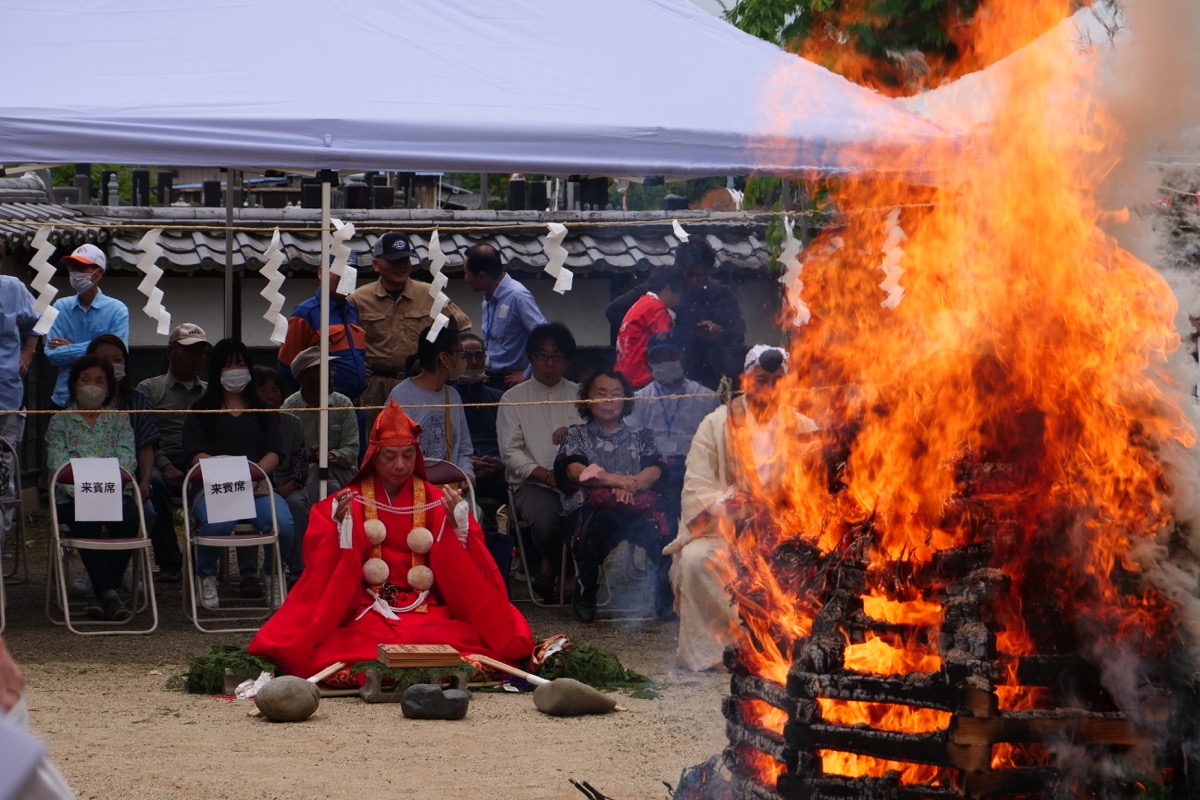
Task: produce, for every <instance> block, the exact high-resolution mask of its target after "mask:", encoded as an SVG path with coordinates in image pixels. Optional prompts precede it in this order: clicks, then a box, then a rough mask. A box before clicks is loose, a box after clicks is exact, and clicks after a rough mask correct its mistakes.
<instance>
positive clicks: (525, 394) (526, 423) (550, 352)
mask: <svg viewBox="0 0 1200 800" xmlns="http://www.w3.org/2000/svg"><path fill="white" fill-rule="evenodd" d="M525 349H526V351H527V354H528V356H529V363H530V364H531V365H532V366H533V380H528V381H525V382H524V383H519V384H517V385H516V386H514V387H513V388H511V389H509V390H508V391H507V392H505V393H504V397H503V398H501V400H502V402H504V403H505V404H506V405H502V406H500V413H499V415H498V416H497V418H496V433H497V435H498V437H499V439H500V453H501V457H502V458H503V460H504V472H505V477H506V478H507V479H508V484H509V486H511V487H513V505H515V506H516V508H515V509H514V510H515V511H516V514H517V517H518V518H519V519H520V520H521V522H522V523H524V524H525V525H527V526H528V528H529V530H530V532H531V534H532V539H533V541H532V542H529V541H525V540H522V546H523V547H524V548H525V550H526V553H527V556H526V557H527V559H528V560H529V563H530V565H531V570H530V571H532V570H533V568H535V567H534V565H538V564H540V567H539V568H538V574H537V575H531V576H530V580H531V583H532V584H533V587H534V590H535V591H536V592H538V594H540V595H541V596H542V597H543V598H544V599H546V601H547V602H549V601H550V600H551V598H556V597H557V596H558V592H557V591H556V587H555V584H556V582H557V581H559V580H560V579H561V580H562V581H564V582H566V581H569V576H567V575H562V576H560V575H559V574H558V571H559V564H560V563H561V561H560V560H561V558H562V547H563V535H562V522H561V511H562V498H561V497H560V496H559V494H558V483H557V479H556V478H555V475H554V457H555V455H557V453H558V445H559V443H560V442H562V438H563V436H564V435H566V432H567V427H568V426H570V425H575V424H577V423H579V422H580V421H582V418H581V417H580V416H579V412H578V411H577V410H576V409H575V404H574V403H573V402H570V401H573V400H576V399H578V396H579V384H577V383H575V382H574V381H569V380H567V379H566V378H564V377H563V375H564V374H565V373H566V371H567V364H569V363H570V361H571V359H572V358H574V357H575V337H574V336H572V335H571V331H570V329H569V328H568V327H567V326H566V325H564V324H562V323H561V322H548V323H546V324H545V325H539V326H537V327H536V328H534V329H533V330H532V331H530V332H529V338H528V339H527V340H526V341H525ZM562 589H563V594H564V595H565V594H567V593H568V587H567V586H563V587H562Z"/></svg>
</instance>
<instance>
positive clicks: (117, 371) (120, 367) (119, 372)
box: [112, 362, 125, 381]
mask: <svg viewBox="0 0 1200 800" xmlns="http://www.w3.org/2000/svg"><path fill="white" fill-rule="evenodd" d="M112 368H113V375H115V376H116V378H117V380H119V381H123V380H125V365H124V364H117V363H116V362H113V365H112Z"/></svg>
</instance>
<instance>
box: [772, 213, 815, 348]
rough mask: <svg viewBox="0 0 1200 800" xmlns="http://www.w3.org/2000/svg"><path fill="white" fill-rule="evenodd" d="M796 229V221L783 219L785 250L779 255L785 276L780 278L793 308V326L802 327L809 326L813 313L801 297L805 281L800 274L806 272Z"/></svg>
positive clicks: (789, 218) (801, 245)
mask: <svg viewBox="0 0 1200 800" xmlns="http://www.w3.org/2000/svg"><path fill="white" fill-rule="evenodd" d="M795 227H796V221H795V220H794V219H792V218H791V217H784V218H783V250H782V251H781V252H780V253H779V263H780V264H782V265H783V274H782V275H780V276H779V282H780V283H782V284H783V291H784V294H785V295H786V297H787V302H788V305H790V306H791V307H792V312H793V316H792V324H793V325H795V326H796V327H800V326H801V325H806V324H808V322H809V320H811V319H812V312H811V311H809V309H808V306H807V305H806V304H805V302H804V300H803V298H802V297H801V296H800V295H801V293H802V292H803V291H804V281H802V280H801V279H800V273H801V272H802V271H803V270H804V262H803V261H801V260H800V250H801V249H802V248H803V247H804V245H803V244H801V243H800V240H799V239H797V238H796V236H795V233H794V230H795Z"/></svg>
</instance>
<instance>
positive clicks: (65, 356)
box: [46, 244, 129, 408]
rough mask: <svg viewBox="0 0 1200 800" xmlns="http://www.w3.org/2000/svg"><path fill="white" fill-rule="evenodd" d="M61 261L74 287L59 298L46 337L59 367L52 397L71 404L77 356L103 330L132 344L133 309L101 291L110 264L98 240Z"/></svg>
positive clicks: (48, 353) (49, 352)
mask: <svg viewBox="0 0 1200 800" xmlns="http://www.w3.org/2000/svg"><path fill="white" fill-rule="evenodd" d="M59 263H61V264H62V265H63V266H64V267H66V269H67V272H68V276H69V278H70V281H71V288H72V289H73V290H74V291H73V292H72V293H71V295H70V296H68V297H64V298H62V299H60V300H57V301H55V303H54V310H55V311H57V312H58V316H57V317H56V318H55V320H54V323H53V324H52V325H51V326H50V333H49V334H48V336H47V339H46V357H47V358H49V359H50V363H51V364H53V365H54V366H56V367H58V380H57V381H56V382H55V384H54V395H53V397H52V398H51V400H52V402H53V403H54V406H55V407H56V408H62V407H63V406H65V405H66V404H67V400H68V399H69V393H68V391H67V374H68V373H69V372H70V371H71V365H72V364H74V363H75V360H76V359H77V358H79V357H80V356H82V355H84V353H85V352H86V351H87V347H88V344H90V343H91V341H92V339H95V338H96V337H97V336H99V335H100V334H102V333H111V334H112V335H114V336H116V337H117V338H119V339H120V340H121V341H122V342H124V343H125V347H126V348H128V347H129V309H128V308H126V307H125V304H124V303H122V302H121V301H120V300H115V299H113V298H111V297H108V296H106V295H105V294H104V292H102V291H100V280H101V278H103V277H104V271H105V269H106V268H107V267H108V259H107V258H105V257H104V251H103V250H101V249H100V248H99V247H97V246H96V245H94V244H83V245H80V246H79V247H77V248H75V250H74V251H73V252H72V253H71V255H69V256H66V257H64V258H62V259H60V261H59Z"/></svg>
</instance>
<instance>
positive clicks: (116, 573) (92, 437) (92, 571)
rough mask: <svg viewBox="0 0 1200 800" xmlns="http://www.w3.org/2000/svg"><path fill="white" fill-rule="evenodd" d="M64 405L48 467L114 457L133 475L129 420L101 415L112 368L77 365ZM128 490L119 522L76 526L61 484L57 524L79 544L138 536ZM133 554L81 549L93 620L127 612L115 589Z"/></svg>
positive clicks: (109, 394) (49, 432) (49, 443)
mask: <svg viewBox="0 0 1200 800" xmlns="http://www.w3.org/2000/svg"><path fill="white" fill-rule="evenodd" d="M67 394H68V398H67V405H66V408H65V410H66V411H68V412H71V413H64V414H55V415H54V416H53V417H51V418H50V424H49V426H47V428H46V464H47V466H48V467H49V468H50V470H51V471H54V470H57V469H58V468H59V467H61V466H62V465H63V464H65V463H66V462H67V461H69V460H70V459H72V458H115V459H117V461H118V462H119V463H120V465H121V466H122V467H124V468H125V469H127V470H129V473H130V474H131V475H132V474H133V473H134V470H135V469H136V468H137V464H136V462H135V458H136V456H135V450H134V439H133V428H132V427H130V424H129V415H128V414H124V413H120V414H107V413H106V414H101V413H99V412H100V409H101V408H103V407H104V406H105V405H106V404H108V403H111V402H112V401H113V400H114V398H115V397H116V394H117V379H116V376H115V375H114V374H113V368H112V365H111V364H109V363H108V361H106V360H104V359H103V358H101V357H100V356H98V355H85V356H82V357H81V358H79V359H78V360H76V362H75V363H74V364H73V365H72V366H71V370H70V372H69V373H68V375H67ZM132 488H133V487H130V486H125V487H124V492H125V497H124V500H123V501H122V504H121V509H122V512H121V521H119V522H79V521H77V520H76V519H75V503H74V500H73V498H74V496H75V487H74V486H72V485H70V484H66V485H63V484H60V485H59V487H58V493H57V496H56V497H55V498H54V502H56V503H57V504H58V519H59V522H60V523H64V524H66V526H67V528H68V529H69V530H70V532H71V536H72V537H78V538H81V539H102V538H108V537H112V538H118V539H123V538H128V537H132V536H137V534H138V512H137V506H136V505H135V501H134V499H133V494H132ZM132 554H133V551H131V550H81V551H80V556H81V557H82V558H83V565H84V567H85V568H86V569H87V573H88V578H89V579H90V580H91V582H92V591H93V592H94V594H93V597H92V599H91V600H90V601H89V602H88V605H87V614H88V616H90V617H92V618H93V619H100V620H107V621H110V622H112V621H120V620H124V619H129V616H130V611H129V609H128V608H126V607H125V603H124V602H123V601H122V600H121V598H120V597H118V596H117V588H118V587H119V586H120V585H121V578H122V576H123V575H124V574H125V568H126V567H128V566H129V559H130V557H131V556H132Z"/></svg>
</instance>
